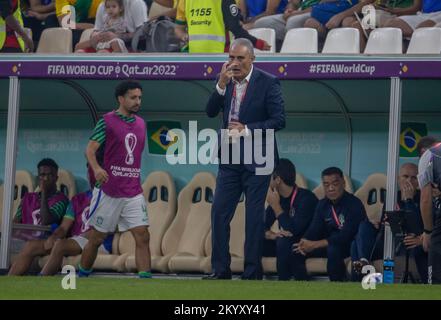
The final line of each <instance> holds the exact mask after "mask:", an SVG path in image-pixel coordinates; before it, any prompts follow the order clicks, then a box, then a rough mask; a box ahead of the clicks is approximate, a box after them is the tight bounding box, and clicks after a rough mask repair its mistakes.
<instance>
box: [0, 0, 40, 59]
mask: <svg viewBox="0 0 441 320" xmlns="http://www.w3.org/2000/svg"><path fill="white" fill-rule="evenodd" d="M17 35H18V37H17ZM32 51H34V42H33V41H32V39H31V37H30V36H29V35H28V34H27V33H26V31H25V30H24V29H23V19H22V15H21V10H20V1H19V0H0V52H14V53H16V52H32Z"/></svg>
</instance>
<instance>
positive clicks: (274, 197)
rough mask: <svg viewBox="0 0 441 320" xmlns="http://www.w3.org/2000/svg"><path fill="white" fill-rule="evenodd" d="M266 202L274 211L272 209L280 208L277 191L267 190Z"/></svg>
mask: <svg viewBox="0 0 441 320" xmlns="http://www.w3.org/2000/svg"><path fill="white" fill-rule="evenodd" d="M266 202H268V204H269V205H270V206H271V208H273V209H274V207H279V206H280V195H279V193H278V192H277V190H275V189H274V190H273V189H271V188H270V189H269V190H268V193H267V195H266Z"/></svg>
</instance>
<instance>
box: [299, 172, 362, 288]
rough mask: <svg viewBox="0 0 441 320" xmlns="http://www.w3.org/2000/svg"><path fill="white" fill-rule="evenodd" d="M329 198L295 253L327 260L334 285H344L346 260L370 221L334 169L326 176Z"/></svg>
mask: <svg viewBox="0 0 441 320" xmlns="http://www.w3.org/2000/svg"><path fill="white" fill-rule="evenodd" d="M322 183H323V188H324V191H325V198H324V199H322V200H320V201H319V202H318V205H317V208H316V210H315V214H314V218H313V220H312V223H311V225H310V226H309V228H308V230H307V231H306V233H305V235H304V237H303V238H302V239H301V240H300V242H298V243H295V244H294V246H293V250H294V252H296V253H301V254H303V255H305V256H308V255H311V256H322V257H327V258H328V261H327V272H328V274H329V278H330V280H331V281H344V280H345V278H346V267H345V263H344V259H345V258H347V257H349V256H350V247H351V243H352V241H353V240H354V237H355V235H356V233H357V231H358V226H359V224H360V222H361V221H363V220H364V219H365V218H366V212H365V209H364V206H363V203H362V202H361V201H360V200H359V199H358V198H357V197H355V196H354V195H352V194H350V193H348V192H346V191H345V180H344V178H343V172H342V171H341V170H340V169H339V168H336V167H330V168H327V169H325V170H324V171H323V172H322Z"/></svg>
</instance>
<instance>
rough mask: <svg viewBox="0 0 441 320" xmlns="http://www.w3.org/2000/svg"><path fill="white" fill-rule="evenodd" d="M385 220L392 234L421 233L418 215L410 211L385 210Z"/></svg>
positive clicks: (400, 235) (403, 235) (402, 235)
mask: <svg viewBox="0 0 441 320" xmlns="http://www.w3.org/2000/svg"><path fill="white" fill-rule="evenodd" d="M386 217H387V218H386V221H387V222H389V225H390V228H391V230H392V234H393V235H394V236H396V237H405V236H406V235H407V234H411V233H413V234H415V235H418V234H420V233H421V231H422V230H420V229H421V228H420V222H419V220H418V215H417V214H415V212H412V211H404V210H396V211H386Z"/></svg>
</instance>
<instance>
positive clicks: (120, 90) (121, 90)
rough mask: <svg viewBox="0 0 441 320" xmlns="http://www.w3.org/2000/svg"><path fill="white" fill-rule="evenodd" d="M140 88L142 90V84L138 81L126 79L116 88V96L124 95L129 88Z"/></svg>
mask: <svg viewBox="0 0 441 320" xmlns="http://www.w3.org/2000/svg"><path fill="white" fill-rule="evenodd" d="M133 89H139V90H141V91H142V86H141V84H140V83H139V82H138V81H133V80H126V81H123V82H120V83H119V84H118V85H117V86H116V88H115V98H116V100H118V97H122V96H124V95H125V94H126V93H127V92H128V91H129V90H133Z"/></svg>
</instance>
